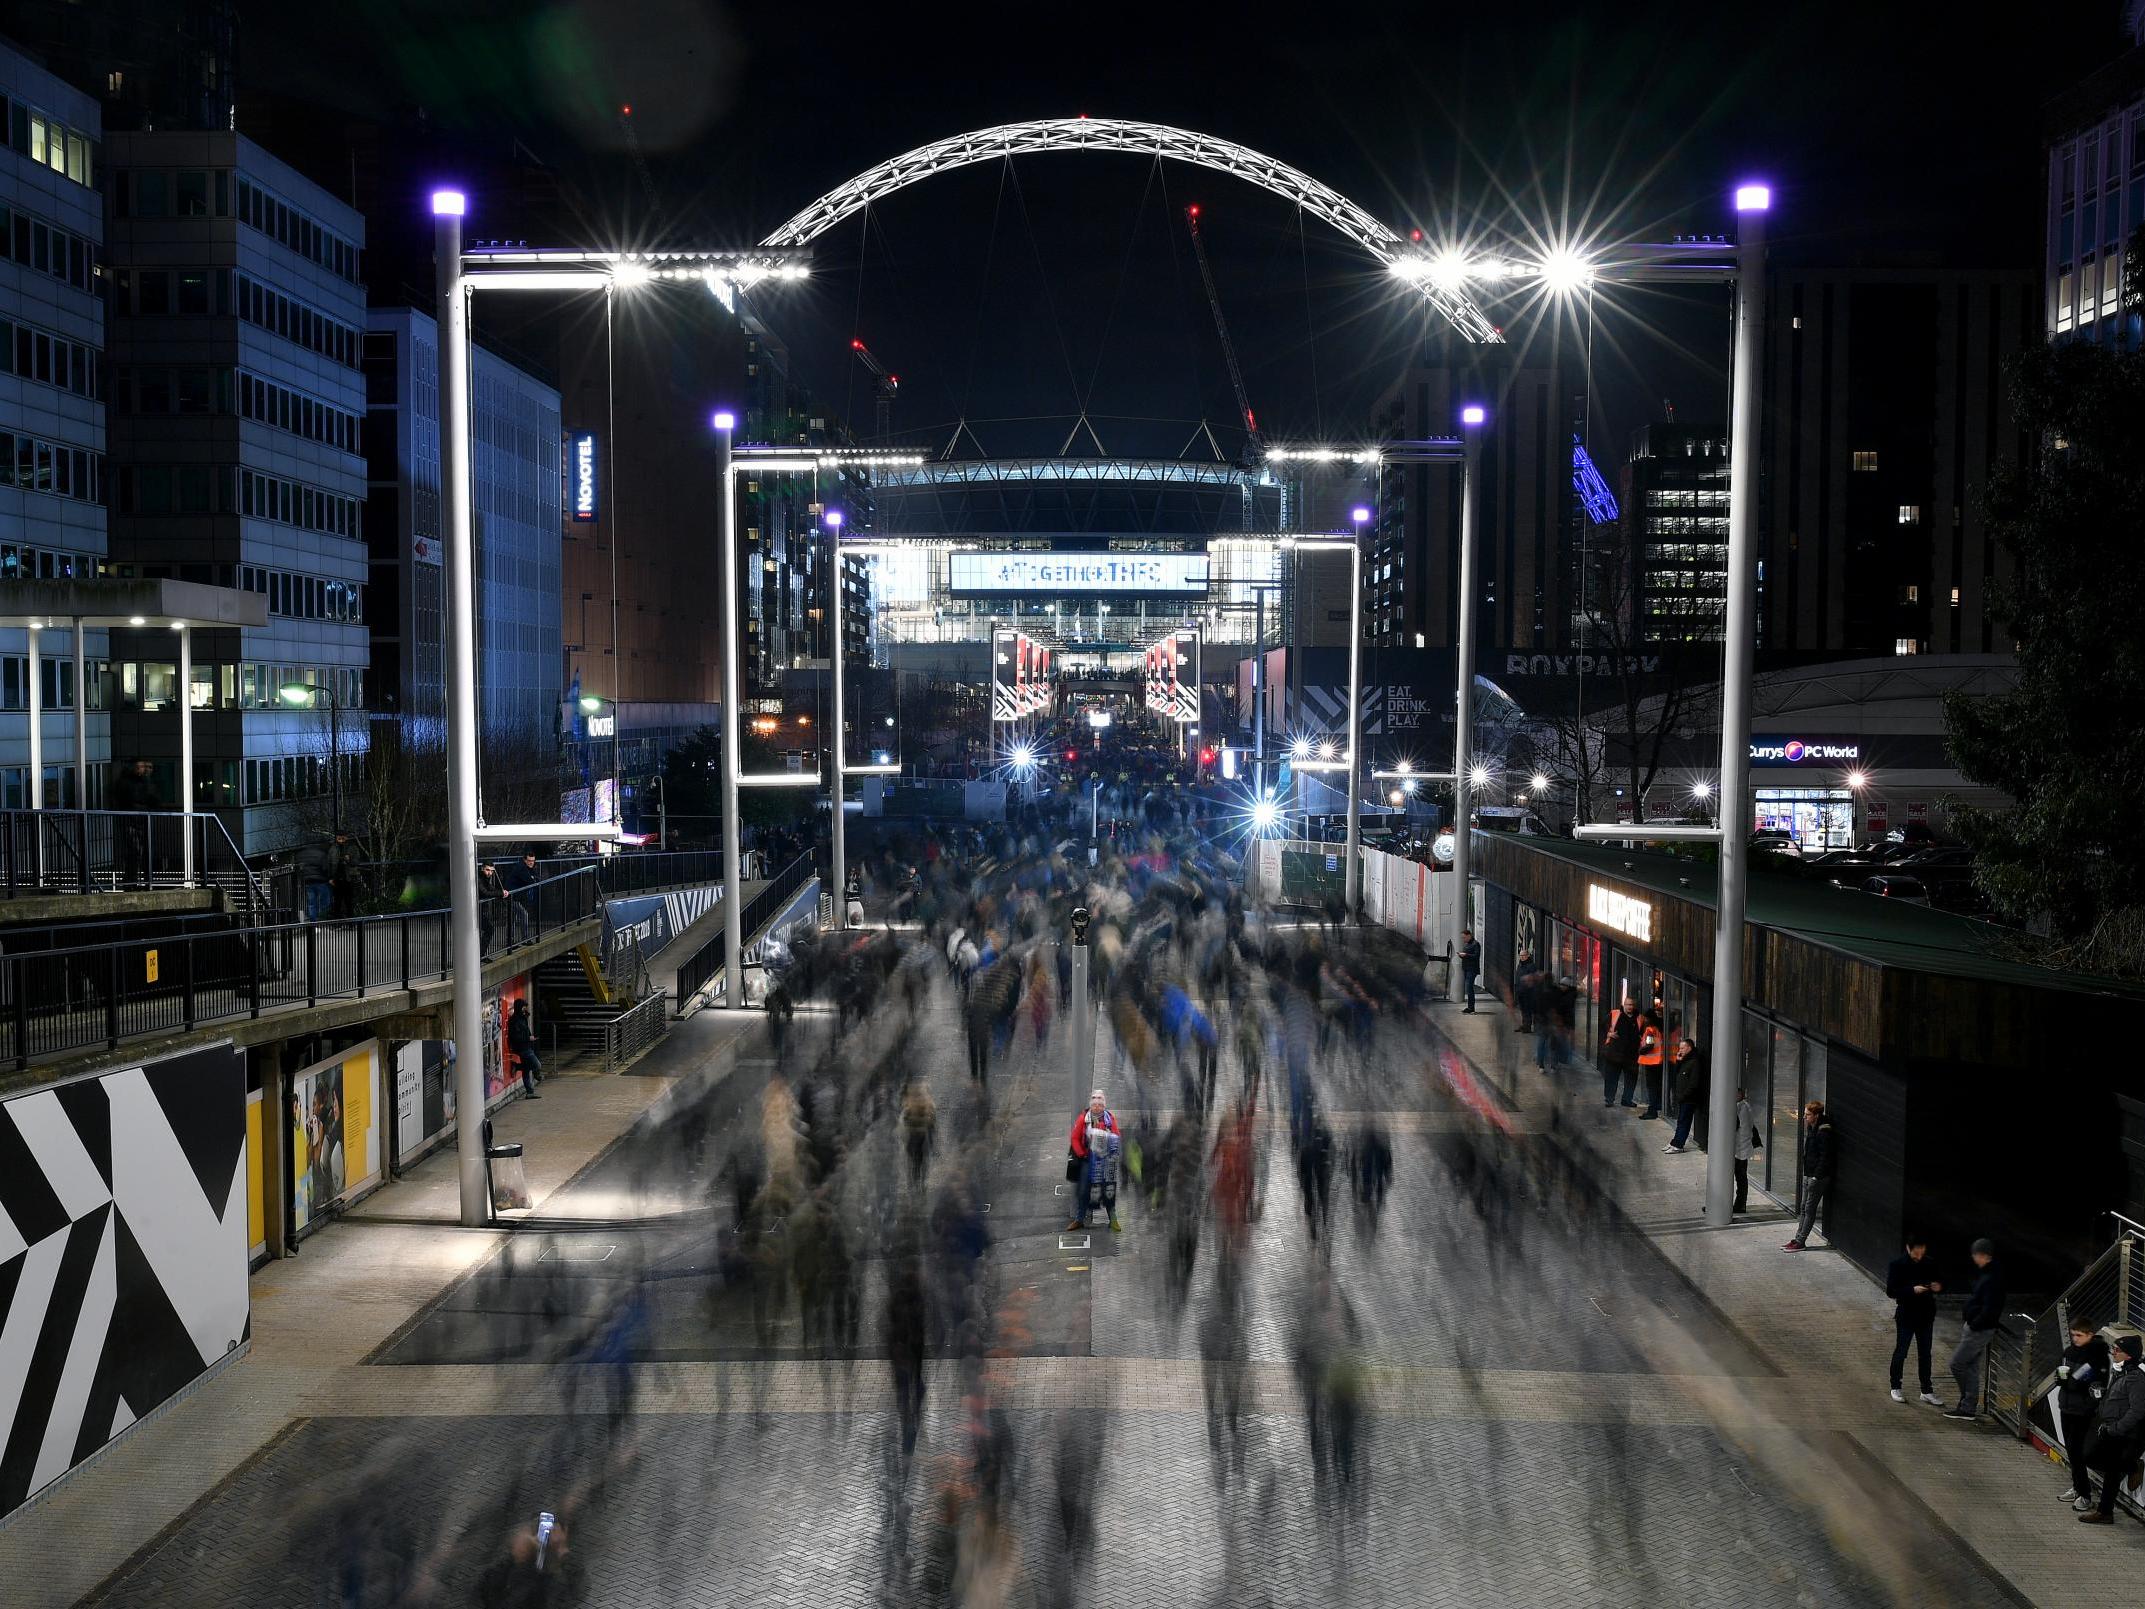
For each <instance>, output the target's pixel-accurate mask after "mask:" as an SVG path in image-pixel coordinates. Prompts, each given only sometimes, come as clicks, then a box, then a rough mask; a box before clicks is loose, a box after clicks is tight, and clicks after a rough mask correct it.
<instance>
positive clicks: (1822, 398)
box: [1759, 267, 2040, 655]
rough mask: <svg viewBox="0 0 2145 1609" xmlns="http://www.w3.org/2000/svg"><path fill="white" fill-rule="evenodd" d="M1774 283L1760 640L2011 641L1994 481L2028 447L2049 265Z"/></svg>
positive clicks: (1963, 645)
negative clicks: (1994, 609) (2032, 376)
mask: <svg viewBox="0 0 2145 1609" xmlns="http://www.w3.org/2000/svg"><path fill="white" fill-rule="evenodd" d="M1770 298H1771V299H1770V303H1769V310H1768V313H1767V317H1766V326H1765V327H1766V343H1765V344H1766V352H1765V373H1764V385H1765V404H1764V413H1763V419H1762V424H1761V431H1762V436H1763V441H1762V444H1761V450H1760V465H1761V472H1762V475H1763V481H1762V484H1761V487H1760V492H1759V499H1760V526H1759V531H1760V536H1759V542H1760V546H1759V589H1760V613H1759V641H1760V643H1761V644H1762V645H1763V646H1764V647H1766V648H1767V649H1777V650H1789V651H1798V652H1804V653H1820V652H1821V653H1845V654H1857V655H1859V654H1894V653H1898V654H1913V653H1987V652H1998V651H2001V650H2003V649H2006V648H2008V647H2009V646H2010V645H2009V642H2008V639H2007V638H2006V637H2005V636H2004V634H2003V632H2002V631H2001V629H2000V628H1999V627H1997V625H1996V624H1995V622H1994V621H1993V620H1992V619H1991V617H1990V614H1989V601H1990V593H1991V589H1992V588H1993V587H1994V586H1995V585H1996V584H1997V583H1999V582H2000V581H2001V579H2002V577H2003V576H2004V574H2005V573H2006V569H2007V566H2008V562H2009V561H2008V559H2007V557H2006V556H2005V555H2004V554H2003V553H2002V552H2001V551H2000V550H1999V548H1998V547H1997V544H1996V542H1995V539H1994V537H1993V536H1992V535H1991V534H1990V532H1989V530H1988V528H1987V524H1986V522H1985V520H1984V519H1983V517H1982V512H1981V493H1982V489H1983V487H1985V486H1986V485H1987V483H1988V478H1989V476H1990V474H1991V472H1992V471H1994V470H1996V469H1997V468H1998V467H2000V466H2002V465H2005V464H2013V463H2017V462H2019V461H2020V459H2021V456H2022V454H2023V453H2024V451H2025V443H2024V442H2023V441H2022V440H2021V439H2020V435H2019V432H2018V429H2017V427H2016V426H2015V425H2014V424H2013V423H2012V421H2011V412H2010V405H2009V399H2008V396H2007V393H2006V388H2005V383H2004V366H2005V364H2006V363H2007V362H2008V361H2009V360H2010V359H2011V358H2012V357H2014V356H2016V355H2017V353H2018V352H2019V351H2021V350H2022V349H2023V348H2024V347H2025V346H2026V345H2027V344H2028V343H2030V342H2031V341H2033V340H2034V339H2035V338H2036V335H2037V332H2038V328H2039V320H2040V305H2039V301H2038V298H2037V291H2036V287H2035V284H2034V274H2033V272H2032V270H2030V269H2026V268H2018V269H1929V268H1915V267H1904V268H1880V267H1867V268H1862V267H1858V268H1852V269H1824V268H1792V267H1782V268H1778V269H1776V270H1775V271H1774V273H1773V275H1772V284H1771V291H1770Z"/></svg>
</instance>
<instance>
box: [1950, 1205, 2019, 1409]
mask: <svg viewBox="0 0 2145 1609" xmlns="http://www.w3.org/2000/svg"><path fill="white" fill-rule="evenodd" d="M1973 1256H1974V1267H1975V1269H1976V1270H1977V1272H1976V1273H1975V1275H1974V1288H1973V1290H1971V1291H1970V1292H1968V1293H1967V1298H1966V1315H1965V1316H1966V1329H1965V1331H1964V1333H1962V1334H1961V1335H1960V1337H1959V1346H1958V1350H1957V1351H1955V1352H1953V1353H1952V1355H1951V1377H1952V1378H1953V1379H1954V1380H1956V1381H1958V1382H1959V1400H1958V1401H1957V1402H1956V1403H1954V1404H1953V1405H1952V1406H1951V1407H1949V1408H1946V1409H1945V1410H1944V1417H1945V1418H1946V1419H1978V1418H1980V1417H1981V1387H1982V1378H1981V1374H1982V1361H1983V1358H1984V1357H1985V1355H1986V1354H1987V1352H1988V1350H1989V1343H1990V1342H1991V1341H1993V1340H1995V1339H1996V1321H1997V1320H1998V1319H2000V1318H2002V1317H2003V1297H2004V1289H2003V1273H2002V1271H2001V1270H2000V1269H1998V1268H1997V1266H1996V1242H1995V1241H1993V1240H1977V1241H1975V1242H1974V1252H1973Z"/></svg>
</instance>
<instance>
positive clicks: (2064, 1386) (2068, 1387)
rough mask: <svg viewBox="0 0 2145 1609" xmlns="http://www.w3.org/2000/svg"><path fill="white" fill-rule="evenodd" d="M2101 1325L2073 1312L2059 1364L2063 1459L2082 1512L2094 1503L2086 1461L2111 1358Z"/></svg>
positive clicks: (2075, 1501)
mask: <svg viewBox="0 0 2145 1609" xmlns="http://www.w3.org/2000/svg"><path fill="white" fill-rule="evenodd" d="M2099 1329H2100V1327H2099V1326H2098V1325H2097V1324H2095V1323H2094V1322H2093V1321H2092V1320H2091V1319H2089V1318H2087V1317H2086V1316H2085V1315H2084V1314H2082V1313H2074V1314H2073V1315H2071V1326H2070V1345H2068V1346H2066V1347H2065V1348H2064V1349H2063V1359H2062V1361H2061V1362H2060V1363H2058V1364H2057V1365H2056V1381H2057V1385H2056V1413H2057V1415H2058V1417H2059V1418H2060V1420H2061V1421H2062V1426H2063V1460H2064V1464H2065V1467H2066V1468H2067V1469H2068V1471H2069V1473H2070V1489H2069V1490H2070V1497H2071V1506H2072V1507H2074V1508H2075V1509H2077V1510H2078V1512H2079V1513H2081V1514H2083V1513H2085V1512H2086V1510H2088V1509H2090V1508H2091V1507H2092V1506H2093V1472H2092V1470H2091V1468H2089V1467H2088V1466H2087V1464H2086V1461H2085V1447H2086V1442H2087V1441H2088V1440H2089V1439H2090V1438H2091V1436H2092V1434H2093V1417H2094V1415H2095V1414H2097V1413H2098V1412H2099V1411H2100V1403H2101V1399H2102V1398H2103V1397H2104V1396H2105V1395H2106V1394H2107V1390H2108V1371H2109V1365H2110V1362H2111V1361H2112V1360H2111V1359H2110V1357H2109V1355H2108V1343H2107V1342H2105V1341H2103V1340H2102V1339H2101V1338H2100V1334H2099Z"/></svg>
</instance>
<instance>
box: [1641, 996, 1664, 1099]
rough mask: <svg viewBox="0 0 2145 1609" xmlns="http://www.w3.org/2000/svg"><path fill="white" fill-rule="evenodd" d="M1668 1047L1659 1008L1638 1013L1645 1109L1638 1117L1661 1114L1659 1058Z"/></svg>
mask: <svg viewBox="0 0 2145 1609" xmlns="http://www.w3.org/2000/svg"><path fill="white" fill-rule="evenodd" d="M1667 1049H1668V1041H1667V1036H1666V1035H1664V1034H1663V1033H1662V1032H1661V1013H1660V1010H1659V1008H1655V1009H1654V1010H1651V1011H1644V1012H1641V1013H1640V1014H1639V1077H1640V1078H1641V1079H1642V1080H1643V1081H1644V1083H1645V1085H1646V1110H1645V1111H1643V1112H1641V1113H1639V1116H1640V1118H1642V1119H1646V1118H1656V1117H1659V1116H1660V1115H1661V1059H1662V1057H1663V1055H1664V1054H1666V1052H1667Z"/></svg>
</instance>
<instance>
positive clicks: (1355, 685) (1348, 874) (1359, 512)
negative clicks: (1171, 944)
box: [1341, 504, 1370, 922]
mask: <svg viewBox="0 0 2145 1609" xmlns="http://www.w3.org/2000/svg"><path fill="white" fill-rule="evenodd" d="M1350 513H1351V517H1352V518H1353V519H1354V521H1355V529H1354V530H1353V531H1352V532H1350V533H1349V540H1348V853H1347V861H1346V864H1345V866H1344V867H1343V869H1342V873H1341V903H1342V904H1343V905H1345V906H1347V908H1348V920H1349V921H1351V922H1353V921H1354V920H1355V919H1356V906H1357V904H1358V902H1359V901H1360V900H1361V898H1362V894H1363V864H1362V863H1363V531H1364V528H1365V527H1366V526H1368V525H1369V524H1370V510H1369V509H1368V508H1365V507H1363V506H1361V505H1360V504H1359V505H1357V506H1356V507H1355V508H1354V509H1352V510H1351V511H1350Z"/></svg>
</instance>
